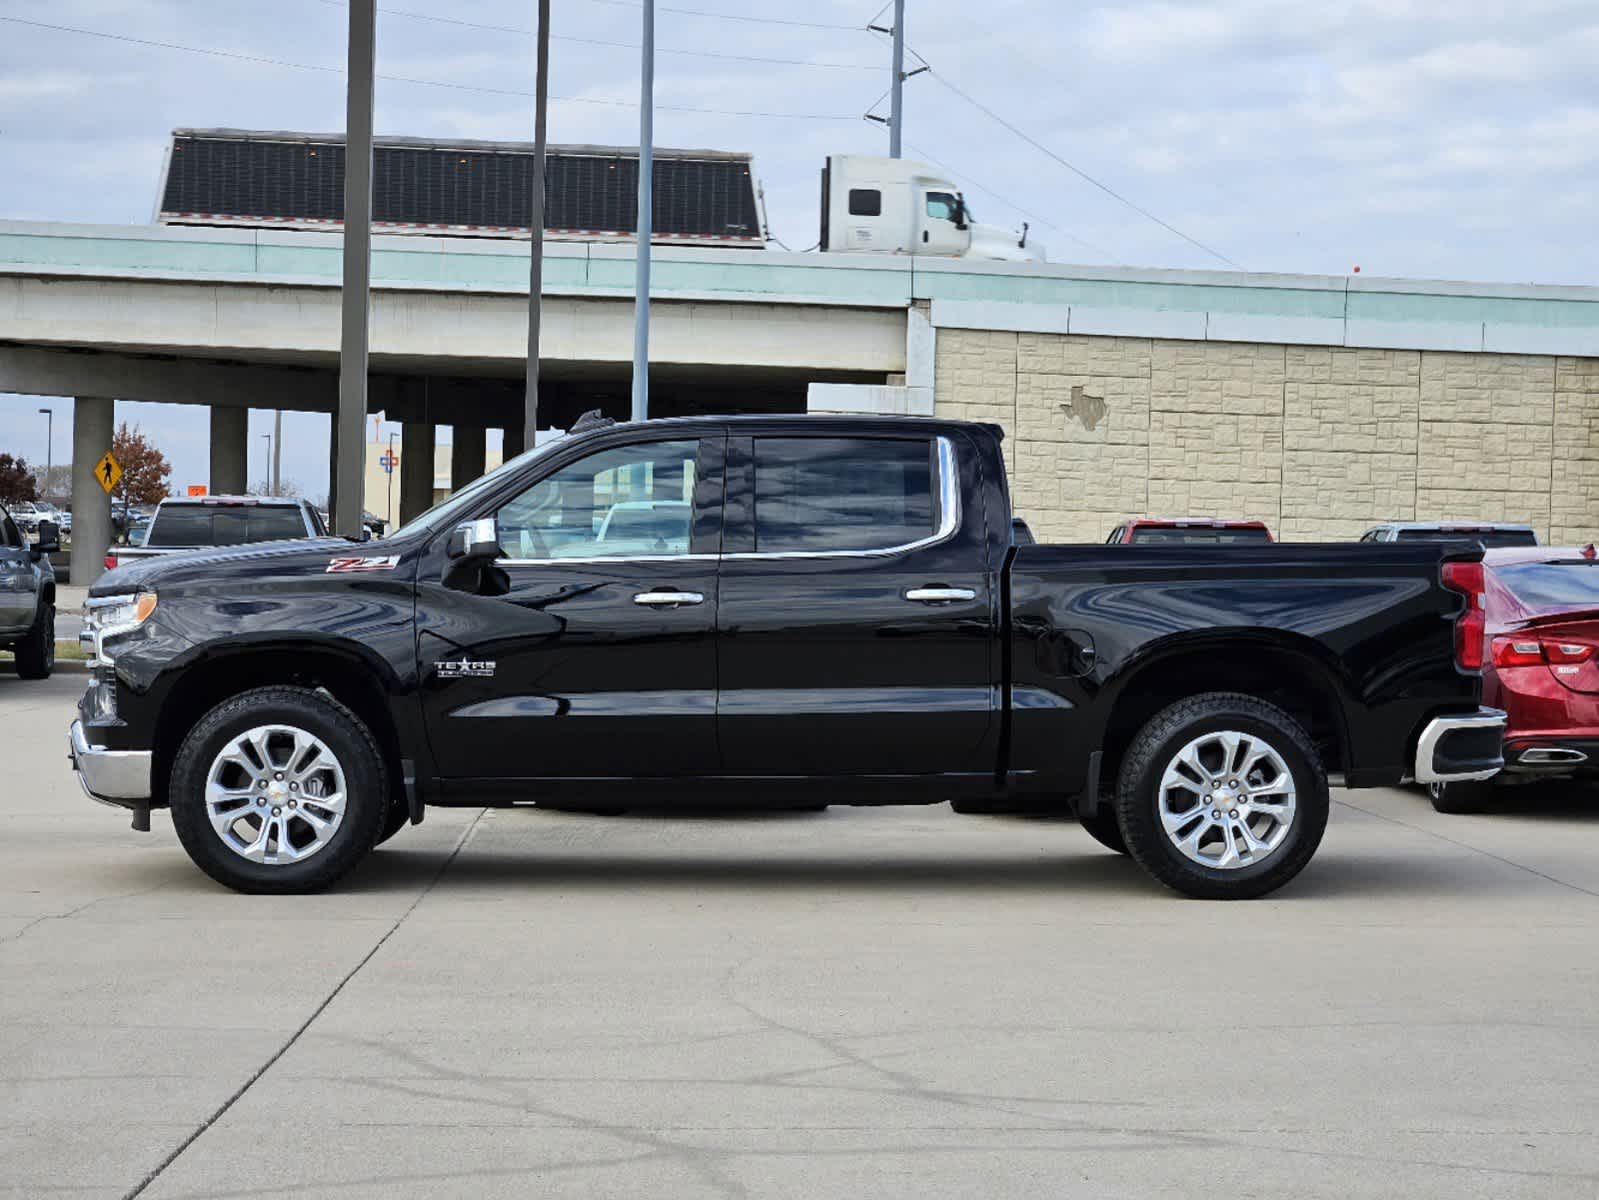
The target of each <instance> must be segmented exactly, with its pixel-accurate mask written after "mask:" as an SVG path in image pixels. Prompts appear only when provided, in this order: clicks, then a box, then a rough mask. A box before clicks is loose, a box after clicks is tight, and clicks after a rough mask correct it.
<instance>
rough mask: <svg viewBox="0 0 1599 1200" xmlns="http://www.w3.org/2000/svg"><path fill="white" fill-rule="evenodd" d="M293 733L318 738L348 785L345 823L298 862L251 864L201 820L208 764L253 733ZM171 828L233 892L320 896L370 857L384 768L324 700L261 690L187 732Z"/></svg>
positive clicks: (304, 692) (175, 768)
mask: <svg viewBox="0 0 1599 1200" xmlns="http://www.w3.org/2000/svg"><path fill="white" fill-rule="evenodd" d="M276 724H282V725H287V726H293V727H294V728H297V729H301V730H304V731H305V732H307V733H310V734H312V735H314V736H315V737H317V738H320V739H321V740H322V741H323V742H324V743H325V744H326V746H327V747H328V749H330V750H331V751H332V753H333V755H334V756H335V757H336V758H337V760H338V762H339V765H340V766H341V767H342V768H343V771H344V777H345V801H344V815H343V818H342V819H341V821H340V822H339V825H338V827H337V828H336V829H335V830H334V831H333V832H332V834H331V835H330V836H329V839H328V842H327V844H326V845H324V846H323V847H322V848H321V849H320V850H318V851H317V852H316V853H314V854H312V855H310V856H308V857H307V858H305V859H303V860H301V861H299V862H290V863H273V864H268V863H259V862H252V861H250V860H248V859H246V858H244V857H243V856H242V855H240V854H238V853H236V852H234V851H233V850H231V849H229V848H228V846H227V845H225V844H224V843H223V841H222V838H221V836H220V835H219V834H218V833H217V831H216V830H215V829H213V828H212V825H211V822H210V819H209V818H208V816H207V813H206V802H205V789H206V780H207V774H208V772H209V771H210V768H211V764H212V761H213V760H214V759H215V758H216V756H217V755H218V754H219V753H220V752H221V751H222V749H223V748H224V747H225V746H226V745H227V743H228V742H229V740H230V739H232V738H234V737H237V736H238V735H239V734H241V733H244V732H246V731H247V730H249V729H251V728H252V727H254V726H258V725H276ZM169 802H170V804H171V806H172V825H173V828H175V829H176V830H177V831H178V839H179V840H180V841H181V842H182V843H183V848H184V849H185V850H187V851H188V853H189V857H190V858H192V859H193V860H194V863H195V865H196V866H198V867H199V868H200V869H201V870H202V871H204V872H205V873H206V874H207V875H209V876H211V878H212V879H215V880H216V881H217V882H218V883H221V884H224V885H225V886H227V887H230V888H233V889H234V890H235V891H240V892H250V893H255V894H298V893H306V892H317V891H321V890H322V889H324V888H326V887H329V886H331V885H332V884H333V883H335V882H337V881H338V880H339V879H342V878H343V877H344V876H345V875H346V874H348V873H349V872H350V870H351V869H352V868H353V867H354V866H355V865H356V864H357V863H359V862H360V861H361V860H362V859H363V858H365V857H366V856H367V854H368V853H369V852H370V851H371V849H372V847H373V846H374V845H375V844H376V842H377V839H378V835H379V833H380V832H381V831H382V829H383V826H384V822H385V820H386V818H387V817H388V815H389V781H388V768H387V766H386V765H385V763H384V761H383V755H382V753H381V752H380V751H379V750H378V745H377V742H376V741H375V740H374V739H373V737H372V733H371V731H370V730H368V729H367V727H366V726H365V725H363V724H362V723H361V720H360V718H359V717H357V716H356V715H355V714H354V713H353V712H351V711H350V710H349V709H348V708H346V707H345V706H344V705H342V704H340V703H339V702H338V701H337V700H335V699H334V698H333V697H332V696H329V695H327V694H326V693H325V692H317V691H312V690H311V689H309V688H301V687H264V688H256V689H254V690H253V691H248V692H243V693H241V694H239V695H237V696H235V697H233V698H232V699H230V700H225V701H223V702H222V703H221V704H219V705H217V706H216V707H215V708H213V709H212V710H211V711H210V712H208V713H207V714H206V715H205V716H204V717H202V718H200V720H199V722H198V723H197V724H196V725H195V726H194V728H193V729H191V730H190V731H189V734H188V736H187V737H185V738H184V739H183V744H182V745H181V746H180V747H179V748H178V753H177V756H176V757H175V758H174V760H173V763H172V784H171V790H170V792H169Z"/></svg>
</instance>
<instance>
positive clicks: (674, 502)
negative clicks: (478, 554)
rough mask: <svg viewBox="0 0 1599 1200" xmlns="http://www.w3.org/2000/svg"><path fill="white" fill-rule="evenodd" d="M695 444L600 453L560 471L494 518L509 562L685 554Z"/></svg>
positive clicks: (660, 444)
mask: <svg viewBox="0 0 1599 1200" xmlns="http://www.w3.org/2000/svg"><path fill="white" fill-rule="evenodd" d="M698 455H699V442H698V441H695V440H692V439H691V440H688V441H678V442H647V443H645V444H643V445H639V446H619V447H617V448H616V449H614V450H602V451H600V452H599V453H598V454H591V455H589V456H588V457H587V458H580V459H578V461H577V462H575V463H571V464H569V465H567V466H564V467H562V468H561V469H560V470H559V471H556V472H555V473H554V474H552V475H548V476H546V477H545V478H543V479H541V480H540V481H539V482H538V483H536V484H534V485H533V486H532V487H530V488H529V489H528V490H527V491H525V492H523V493H522V494H521V495H520V496H518V497H517V498H516V499H514V500H512V501H511V502H510V503H509V504H507V505H505V506H504V507H503V508H501V509H500V511H499V513H498V514H496V520H497V521H498V523H499V534H500V545H501V546H502V547H504V549H505V553H506V554H507V555H508V556H509V557H511V558H532V559H541V558H640V557H654V556H657V555H663V554H687V553H688V552H689V539H690V536H691V533H692V530H693V524H694V483H695V480H696V479H697V477H698V476H697V472H696V468H695V462H696V459H697V458H698Z"/></svg>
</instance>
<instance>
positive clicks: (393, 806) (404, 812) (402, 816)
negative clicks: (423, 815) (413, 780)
mask: <svg viewBox="0 0 1599 1200" xmlns="http://www.w3.org/2000/svg"><path fill="white" fill-rule="evenodd" d="M410 823H411V806H410V805H409V804H407V803H406V802H405V801H403V800H401V801H399V802H397V803H396V802H391V803H390V804H389V811H388V813H387V814H386V815H385V816H384V818H383V828H382V829H380V830H378V840H377V841H375V842H373V843H372V845H373V846H374V847H377V846H381V845H382V844H383V843H384V842H386V841H388V840H389V839H390V838H391V837H393V836H394V835H395V834H397V833H399V832H400V830H402V829H404V828H405V827H406V826H407V825H409V824H410Z"/></svg>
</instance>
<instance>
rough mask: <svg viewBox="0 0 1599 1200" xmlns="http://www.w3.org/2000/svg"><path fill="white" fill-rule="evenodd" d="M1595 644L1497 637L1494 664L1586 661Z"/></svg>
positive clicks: (1523, 636)
mask: <svg viewBox="0 0 1599 1200" xmlns="http://www.w3.org/2000/svg"><path fill="white" fill-rule="evenodd" d="M1593 652H1594V648H1593V647H1592V646H1590V645H1588V644H1587V643H1586V642H1562V641H1557V640H1554V639H1541V638H1535V637H1529V636H1527V635H1526V634H1521V635H1519V636H1509V635H1506V636H1504V637H1496V638H1494V641H1493V659H1494V666H1496V667H1538V666H1542V665H1543V664H1544V663H1549V664H1550V665H1554V664H1557V663H1558V664H1560V665H1566V664H1569V663H1582V662H1587V661H1588V660H1589V659H1590V658H1592V657H1593Z"/></svg>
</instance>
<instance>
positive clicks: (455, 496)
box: [390, 435, 566, 537]
mask: <svg viewBox="0 0 1599 1200" xmlns="http://www.w3.org/2000/svg"><path fill="white" fill-rule="evenodd" d="M565 442H566V436H565V435H562V436H560V437H557V438H554V439H552V440H550V441H548V442H545V443H544V444H543V445H542V446H535V447H534V448H533V449H531V450H525V451H523V452H522V453H521V454H518V455H517V456H516V457H515V458H513V459H511V460H510V461H509V462H505V463H501V464H500V465H499V466H497V467H495V468H494V470H492V471H490V472H489V473H488V474H487V475H479V476H478V477H477V478H476V479H474V480H473V481H472V482H471V483H469V484H467V485H466V486H465V487H464V488H462V489H461V490H460V491H458V492H453V493H451V494H450V495H448V496H446V497H445V498H444V499H443V500H440V501H439V502H438V503H437V504H435V505H434V506H433V507H432V508H430V509H427V510H426V511H425V512H422V513H418V514H417V515H416V516H414V517H412V518H411V519H410V520H409V521H407V522H406V523H405V524H404V525H402V526H400V528H398V529H396V530H395V531H394V532H393V533H392V534H391V535H390V536H391V537H401V536H403V535H405V534H408V533H415V532H416V531H417V530H419V529H436V528H438V527H439V526H441V525H446V524H448V523H449V522H450V521H452V520H454V519H456V518H457V517H461V514H462V513H464V512H466V511H467V510H468V509H470V508H471V507H472V506H473V504H474V503H476V501H477V498H478V497H479V496H481V495H483V494H484V493H485V492H489V491H493V490H494V488H495V487H496V486H498V484H499V483H500V482H502V481H503V480H504V478H505V475H506V472H508V471H515V470H518V469H520V468H521V467H524V466H526V465H527V464H528V463H530V462H532V461H533V460H534V459H535V458H539V457H540V456H542V455H545V454H548V453H549V452H550V451H551V450H553V449H555V448H556V447H557V446H560V445H564V444H565ZM461 519H463V520H464V519H465V518H464V517H461Z"/></svg>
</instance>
